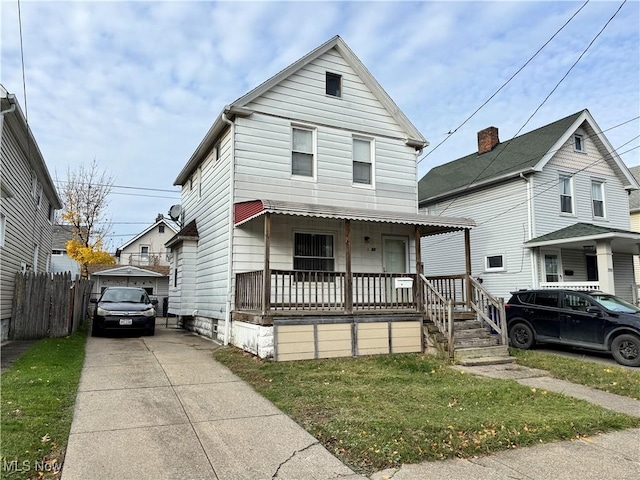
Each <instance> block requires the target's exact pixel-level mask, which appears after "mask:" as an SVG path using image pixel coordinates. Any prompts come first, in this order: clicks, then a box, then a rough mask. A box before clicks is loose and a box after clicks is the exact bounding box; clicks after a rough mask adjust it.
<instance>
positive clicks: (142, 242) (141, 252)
mask: <svg viewBox="0 0 640 480" xmlns="http://www.w3.org/2000/svg"><path fill="white" fill-rule="evenodd" d="M176 233H177V230H176V229H175V228H174V227H173V225H171V223H169V222H168V221H167V219H165V218H164V216H163V215H162V214H158V216H157V217H156V221H155V222H154V223H153V224H152V225H151V226H149V227H148V228H145V229H144V230H143V231H142V232H140V233H139V234H138V235H136V236H135V237H133V238H132V239H131V240H129V241H128V242H127V243H125V244H124V245H122V246H120V247H119V248H118V249H117V250H116V255H115V256H116V262H117V263H118V264H119V265H136V266H140V267H142V266H146V265H164V266H168V265H169V261H168V260H167V249H166V247H165V246H164V244H165V243H166V242H167V241H168V240H169V239H170V238H171V237H173V236H174V235H175V234H176Z"/></svg>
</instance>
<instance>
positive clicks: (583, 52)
mask: <svg viewBox="0 0 640 480" xmlns="http://www.w3.org/2000/svg"><path fill="white" fill-rule="evenodd" d="M625 3H627V0H624V1H623V2H622V3H621V4H620V6H619V7H618V9H617V10H616V11H615V13H614V14H613V15H612V16H611V18H609V20H607V22H606V23H605V24H604V26H603V27H602V28H601V29H600V31H599V32H598V33H597V34H596V36H595V37H593V40H591V42H589V45H587V47H586V48H585V49H584V50H583V51H582V53H581V54H580V55H579V56H578V59H577V60H576V61H575V62H574V63H573V65H571V67H569V70H567V72H566V73H565V74H564V75H563V76H562V78H561V79H560V80H559V81H558V83H556V85H555V86H554V87H553V88H552V89H551V91H550V92H549V94H548V95H547V96H546V97H545V98H544V100H542V102H541V103H540V105H538V107H537V108H536V109H535V110H534V111H533V113H532V114H531V115H530V116H529V118H528V119H527V120H526V121H525V122H524V124H523V125H522V127H520V129H518V131H517V132H516V134H515V135H514V136H513V137H512V140H513V139H514V138H516V137H517V136H518V135H519V134H520V132H521V131H522V130H523V129H524V127H526V126H527V125H528V123H529V122H530V121H531V119H532V118H533V117H534V116H535V114H536V113H538V111H539V110H540V109H541V108H542V107H543V105H544V104H545V103H547V100H549V98H550V97H551V95H553V93H554V92H555V91H556V90H557V89H558V87H559V86H560V85H561V84H562V82H564V80H565V79H566V78H567V76H568V75H569V73H571V71H572V70H573V69H574V67H575V66H576V65H577V64H578V62H580V60H582V57H584V55H585V54H586V53H587V52H588V51H589V49H590V48H591V46H592V45H593V44H594V42H595V41H596V40H597V39H598V37H600V35H601V34H602V32H604V30H605V29H606V28H607V26H608V25H609V24H610V23H611V21H612V20H613V19H614V18H615V17H616V16H617V15H618V13H619V12H620V10H621V9H622V7H623V6H624V4H625ZM508 147H509V144H507V145H505V148H503V149H502V150H501V151H500V152H499V153H498V154H497V155H496V156H495V157H494V158H493V159H492V160H491V161H490V162H489V163H487V165H485V167H484V168H483V169H482V170H481V171H480V173H479V174H478V175H476V177H475V178H474V179H473V180H472V181H471V182H470V183H469V185H468V186H467V188H469V186H471V185H472V184H473V182H475V181H476V180H477V179H478V178H480V176H481V175H482V174H483V173H484V172H485V171H486V170H487V168H489V167H490V166H491V165H492V164H493V163H494V162H495V161H496V160H497V159H498V158H499V157H500V156H501V155H502V154H503V153H504V152H505V151H506V150H507V148H508ZM465 190H466V189H465ZM455 201H456V199H455V198H454V199H453V200H452V201H451V203H450V204H449V205H447V207H445V209H444V210H443V211H442V212H441V213H444V212H446V211H447V209H448V208H449V207H451V205H453V203H455Z"/></svg>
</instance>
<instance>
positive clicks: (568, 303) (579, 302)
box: [562, 292, 592, 312]
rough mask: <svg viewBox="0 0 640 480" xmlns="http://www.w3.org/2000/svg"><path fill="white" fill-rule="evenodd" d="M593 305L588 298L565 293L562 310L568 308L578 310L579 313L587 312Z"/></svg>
mask: <svg viewBox="0 0 640 480" xmlns="http://www.w3.org/2000/svg"><path fill="white" fill-rule="evenodd" d="M591 306H592V304H591V302H589V300H587V299H586V298H584V297H582V296H580V295H578V294H577V293H568V292H565V293H564V295H563V298H562V308H568V309H570V310H576V311H578V312H586V311H587V308H588V307H591Z"/></svg>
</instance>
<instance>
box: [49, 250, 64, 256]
mask: <svg viewBox="0 0 640 480" xmlns="http://www.w3.org/2000/svg"><path fill="white" fill-rule="evenodd" d="M51 255H55V256H60V255H64V250H51Z"/></svg>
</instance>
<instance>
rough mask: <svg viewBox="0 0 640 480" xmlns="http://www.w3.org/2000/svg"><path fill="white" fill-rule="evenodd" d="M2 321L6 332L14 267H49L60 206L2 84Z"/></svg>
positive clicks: (4, 334) (30, 136) (28, 132)
mask: <svg viewBox="0 0 640 480" xmlns="http://www.w3.org/2000/svg"><path fill="white" fill-rule="evenodd" d="M0 140H1V142H0V143H1V152H0V153H1V155H0V157H1V163H2V168H0V192H1V197H2V198H1V202H0V320H1V325H2V327H1V328H2V333H1V337H2V339H3V340H4V339H5V338H6V337H7V335H8V326H9V324H10V319H11V304H12V300H13V291H14V284H15V276H16V272H20V271H22V272H26V271H32V272H36V273H38V272H48V271H49V267H50V263H49V262H50V257H51V244H52V237H53V224H52V222H53V218H54V213H55V210H58V209H60V208H61V207H62V205H61V201H60V197H59V196H58V193H57V192H56V188H55V186H54V184H53V181H52V179H51V175H49V170H48V169H47V165H46V164H45V162H44V158H43V157H42V153H41V152H40V149H39V148H38V144H37V143H36V140H35V138H34V136H33V133H32V132H31V130H30V129H29V127H28V125H27V122H26V119H25V116H24V114H23V112H22V109H21V108H20V105H18V102H17V99H16V97H15V95H13V94H9V93H8V92H7V90H6V89H5V88H4V87H3V86H2V85H0Z"/></svg>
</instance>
